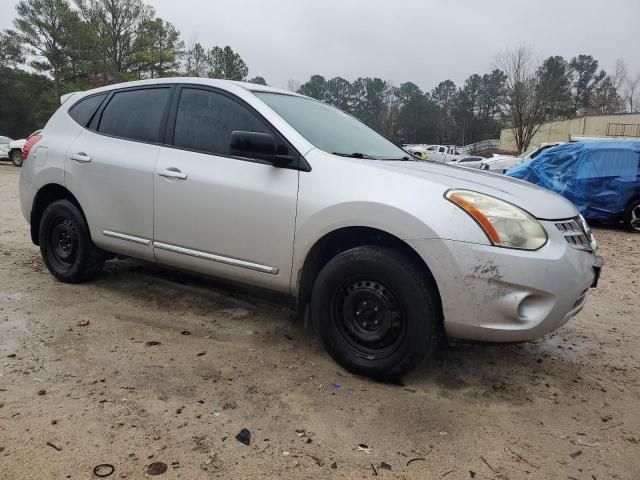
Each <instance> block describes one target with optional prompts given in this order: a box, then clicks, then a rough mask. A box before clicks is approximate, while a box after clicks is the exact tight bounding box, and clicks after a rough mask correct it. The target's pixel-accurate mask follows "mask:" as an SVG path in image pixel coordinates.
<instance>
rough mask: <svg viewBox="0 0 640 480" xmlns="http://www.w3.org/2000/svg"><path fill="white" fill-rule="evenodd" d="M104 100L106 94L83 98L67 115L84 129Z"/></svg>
mask: <svg viewBox="0 0 640 480" xmlns="http://www.w3.org/2000/svg"><path fill="white" fill-rule="evenodd" d="M105 98H107V93H101V94H100V95H92V96H90V97H87V98H83V99H82V100H80V101H79V102H78V103H76V104H75V105H74V106H73V107H71V108H70V109H69V115H71V118H73V119H74V120H75V121H76V122H78V123H79V124H80V125H82V126H83V127H86V126H87V124H88V123H89V120H91V117H93V114H94V113H96V110H98V107H100V104H102V101H103V100H104V99H105ZM34 133H35V132H34ZM32 135H33V134H32Z"/></svg>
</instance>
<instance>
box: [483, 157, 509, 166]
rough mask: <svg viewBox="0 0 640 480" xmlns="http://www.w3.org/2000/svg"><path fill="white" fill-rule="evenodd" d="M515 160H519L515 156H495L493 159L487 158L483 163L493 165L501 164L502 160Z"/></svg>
mask: <svg viewBox="0 0 640 480" xmlns="http://www.w3.org/2000/svg"><path fill="white" fill-rule="evenodd" d="M514 158H517V157H514V156H513V155H494V156H493V157H491V158H487V159H486V160H485V161H483V162H482V163H485V164H488V165H491V164H492V163H495V162H499V161H501V160H513V159H514Z"/></svg>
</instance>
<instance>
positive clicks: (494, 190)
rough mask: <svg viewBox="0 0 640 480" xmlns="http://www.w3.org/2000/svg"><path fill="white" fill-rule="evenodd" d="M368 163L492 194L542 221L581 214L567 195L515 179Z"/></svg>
mask: <svg viewBox="0 0 640 480" xmlns="http://www.w3.org/2000/svg"><path fill="white" fill-rule="evenodd" d="M368 163H370V164H375V165H376V166H377V167H379V168H385V169H392V170H395V171H398V172H404V173H406V174H410V175H415V176H419V177H422V178H424V179H426V180H429V181H430V182H432V183H437V184H439V185H442V187H443V189H444V191H446V190H448V189H450V188H466V189H468V190H473V191H476V192H480V193H485V194H487V195H492V196H494V197H497V198H500V199H502V200H505V201H507V202H510V203H513V204H514V205H517V206H519V207H520V208H523V209H524V210H526V211H527V212H529V213H530V214H531V215H533V216H534V217H536V218H538V219H540V220H557V219H566V218H573V217H576V216H577V215H578V211H577V210H576V207H574V206H573V204H572V203H571V202H569V201H568V200H567V199H565V198H564V197H561V196H560V195H558V194H556V193H553V192H551V191H549V190H546V189H544V188H541V187H538V186H537V185H533V184H532V183H528V182H523V181H522V180H517V179H515V178H510V177H504V176H502V175H496V174H494V173H489V172H483V171H482V170H476V169H470V168H464V167H459V166H454V165H447V164H442V163H435V162H412V161H398V162H390V161H380V162H375V161H374V162H372V161H368ZM444 191H443V193H444Z"/></svg>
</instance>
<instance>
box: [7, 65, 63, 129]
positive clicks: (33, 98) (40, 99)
mask: <svg viewBox="0 0 640 480" xmlns="http://www.w3.org/2000/svg"><path fill="white" fill-rule="evenodd" d="M54 92H55V89H54V84H53V81H52V80H51V79H50V78H48V77H46V76H44V75H41V74H36V73H28V72H25V71H22V70H19V69H12V68H6V67H4V68H0V132H2V135H7V136H9V137H11V138H24V137H26V136H27V135H29V134H30V133H31V132H32V131H34V130H36V129H38V128H42V127H43V126H44V124H45V123H46V122H47V120H48V119H49V117H50V116H51V115H52V114H53V112H55V110H56V108H58V106H59V103H58V102H57V101H56V97H55V95H54ZM36 105H37V108H34V106H36Z"/></svg>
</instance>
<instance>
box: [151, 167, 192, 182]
mask: <svg viewBox="0 0 640 480" xmlns="http://www.w3.org/2000/svg"><path fill="white" fill-rule="evenodd" d="M158 175H160V176H161V177H166V178H177V179H178V180H186V179H187V174H186V173H182V172H181V171H180V170H178V169H177V168H167V169H166V170H162V171H161V172H160V173H159V174H158Z"/></svg>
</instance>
